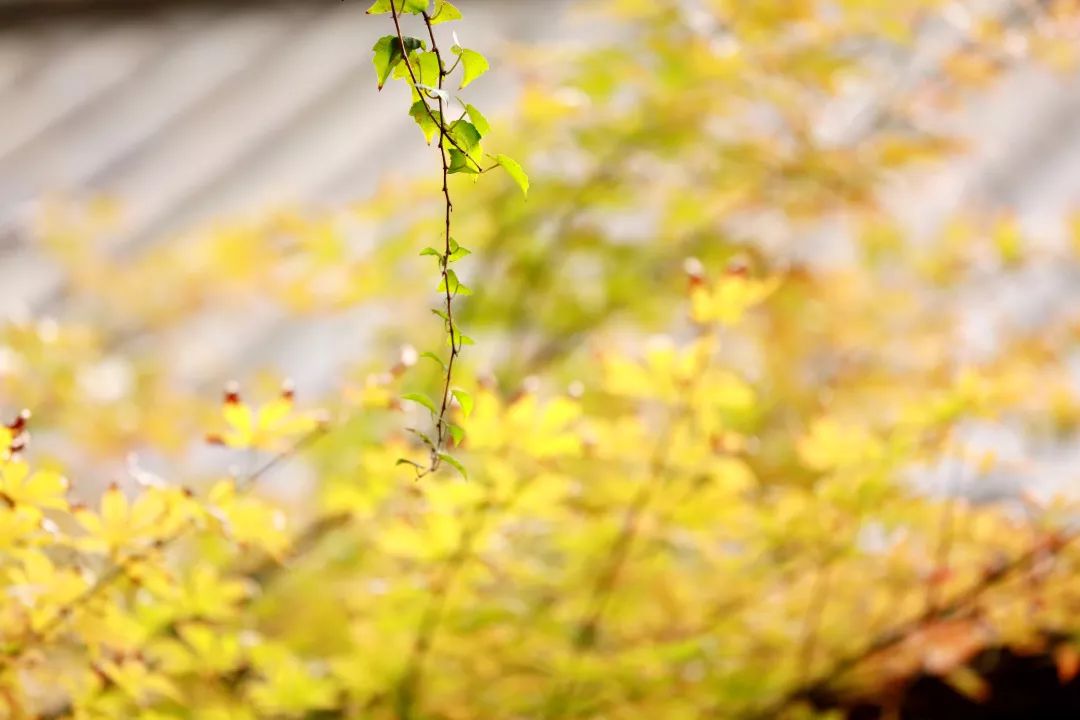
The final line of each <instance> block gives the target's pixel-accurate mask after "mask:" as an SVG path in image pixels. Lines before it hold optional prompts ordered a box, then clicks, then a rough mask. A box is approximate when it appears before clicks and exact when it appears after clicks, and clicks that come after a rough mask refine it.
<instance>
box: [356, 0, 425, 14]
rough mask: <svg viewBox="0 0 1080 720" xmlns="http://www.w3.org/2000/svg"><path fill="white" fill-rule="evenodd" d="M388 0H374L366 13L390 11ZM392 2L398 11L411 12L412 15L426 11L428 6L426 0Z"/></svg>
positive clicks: (394, 0) (397, 0)
mask: <svg viewBox="0 0 1080 720" xmlns="http://www.w3.org/2000/svg"><path fill="white" fill-rule="evenodd" d="M390 2H391V0H375V2H374V3H372V5H371V7H369V8H368V9H367V14H368V15H382V14H383V13H388V12H390ZM393 3H394V7H395V8H397V11H398V12H406V13H412V14H413V15H419V14H420V13H423V12H427V8H428V0H393Z"/></svg>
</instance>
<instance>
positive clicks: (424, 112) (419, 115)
mask: <svg viewBox="0 0 1080 720" xmlns="http://www.w3.org/2000/svg"><path fill="white" fill-rule="evenodd" d="M426 105H427V104H426V103H425V102H424V101H423V100H417V101H416V102H414V103H413V104H412V107H411V108H409V115H410V116H411V117H412V119H413V120H415V121H416V124H417V125H419V126H420V132H422V133H424V140H426V141H427V144H428V145H430V144H431V140H432V138H434V137H435V135H436V134H437V133H438V132H439V125H438V122H439V121H441V115H439V111H438V110H431V109H430V108H427V107H426ZM432 117H434V118H435V119H434V120H432Z"/></svg>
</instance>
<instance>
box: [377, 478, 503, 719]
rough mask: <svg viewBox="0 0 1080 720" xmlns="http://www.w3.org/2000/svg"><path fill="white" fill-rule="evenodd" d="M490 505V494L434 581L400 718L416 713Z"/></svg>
mask: <svg viewBox="0 0 1080 720" xmlns="http://www.w3.org/2000/svg"><path fill="white" fill-rule="evenodd" d="M491 508H492V502H491V497H490V494H489V496H488V497H487V498H485V499H484V500H483V501H482V502H481V503H480V504H479V505H477V506H476V508H475V510H474V512H473V515H472V520H471V522H470V523H469V524H468V525H467V526H466V527H465V529H464V530H463V531H462V533H461V537H460V539H459V540H458V545H457V547H456V548H455V549H454V552H453V554H452V555H451V556H450V559H449V561H448V562H447V563H446V565H444V566H443V569H442V572H441V573H440V574H439V577H438V579H437V580H436V581H435V585H434V588H433V589H432V594H431V596H430V598H429V600H428V604H427V607H426V608H424V612H423V615H422V616H421V618H420V625H419V627H418V629H417V632H416V637H415V638H414V639H413V644H412V648H411V650H410V651H409V656H408V659H407V660H406V661H405V670H404V672H403V673H402V675H401V679H400V681H399V682H398V686H397V691H396V693H395V705H396V715H397V718H398V720H411V719H412V718H413V717H414V716H415V712H416V705H417V702H418V701H419V699H420V685H421V682H422V680H423V675H424V662H425V660H426V659H427V656H428V654H429V652H430V651H431V646H432V643H433V641H434V639H435V633H436V631H437V630H438V628H439V626H440V625H441V624H442V619H443V615H444V614H445V612H446V606H447V604H448V602H449V600H450V591H451V590H452V588H453V585H454V582H455V581H456V580H457V577H458V575H459V574H460V573H461V570H462V568H464V567H465V564H466V562H468V560H469V558H470V557H472V552H473V544H474V543H475V542H476V538H477V536H478V535H479V534H480V533H481V532H482V531H483V528H484V525H485V524H486V522H487V518H488V514H489V511H490V510H491Z"/></svg>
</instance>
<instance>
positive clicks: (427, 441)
mask: <svg viewBox="0 0 1080 720" xmlns="http://www.w3.org/2000/svg"><path fill="white" fill-rule="evenodd" d="M405 429H406V430H408V431H409V432H411V433H412V434H413V435H415V436H416V437H418V438H420V440H421V441H422V442H423V443H424V444H425V445H427V446H428V447H430V448H433V447H435V441H433V440H432V439H431V438H430V437H428V436H427V434H426V433H422V432H420V431H419V430H417V429H416V428H405Z"/></svg>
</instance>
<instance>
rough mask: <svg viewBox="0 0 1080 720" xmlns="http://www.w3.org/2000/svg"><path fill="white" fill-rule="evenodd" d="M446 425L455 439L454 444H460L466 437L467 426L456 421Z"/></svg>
mask: <svg viewBox="0 0 1080 720" xmlns="http://www.w3.org/2000/svg"><path fill="white" fill-rule="evenodd" d="M446 427H447V429H448V430H449V431H450V437H452V438H453V439H454V444H455V445H460V444H461V441H462V440H464V439H465V428H463V427H461V426H460V425H455V424H454V423H447V424H446Z"/></svg>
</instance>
